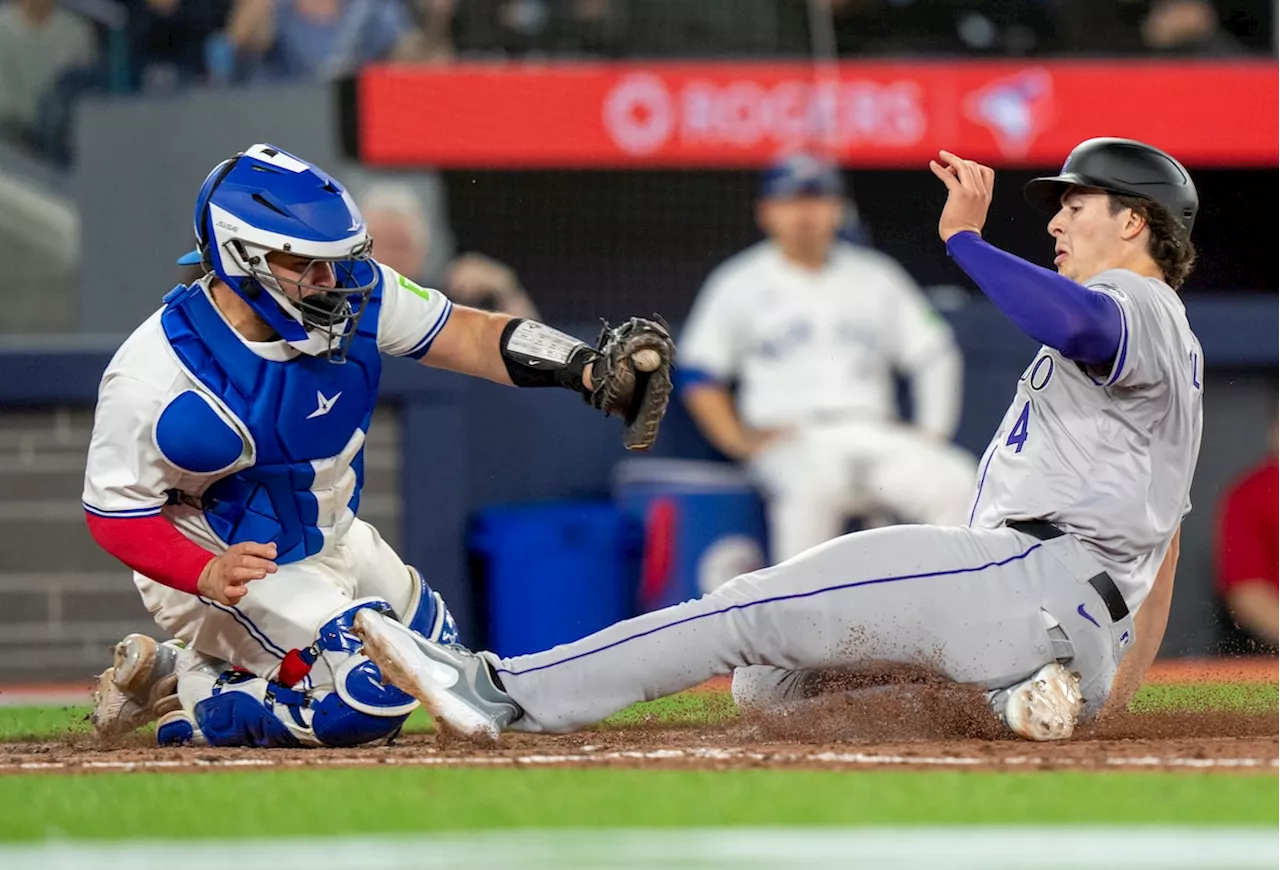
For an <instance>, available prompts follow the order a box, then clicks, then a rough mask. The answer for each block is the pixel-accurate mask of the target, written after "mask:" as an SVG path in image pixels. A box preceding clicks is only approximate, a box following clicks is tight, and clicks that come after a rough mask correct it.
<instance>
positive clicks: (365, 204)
mask: <svg viewBox="0 0 1280 870" xmlns="http://www.w3.org/2000/svg"><path fill="white" fill-rule="evenodd" d="M360 211H361V213H362V214H363V215H364V219H365V223H366V224H367V225H368V227H369V235H370V237H371V238H372V239H373V240H374V246H375V249H376V250H377V252H378V260H379V262H382V263H386V264H387V265H388V266H390V267H391V268H393V269H395V270H396V271H397V272H399V273H400V274H402V275H405V276H408V277H410V278H414V279H415V280H418V281H419V282H420V283H423V284H425V285H427V286H431V285H433V284H435V283H436V282H435V281H434V280H433V279H431V278H430V277H429V276H428V272H429V269H428V261H429V259H430V258H431V253H432V252H431V226H430V221H429V220H428V218H427V210H426V208H425V207H424V205H423V202H422V199H421V197H420V196H418V195H417V193H416V192H415V191H413V190H412V189H410V188H409V187H408V186H406V185H403V184H396V183H394V182H380V183H375V184H373V185H371V186H370V187H369V189H368V190H367V191H366V192H365V193H364V195H363V196H361V197H360ZM442 283H443V287H442V289H443V290H444V291H445V293H446V295H448V297H449V298H450V299H452V300H453V301H454V302H458V303H461V304H462V305H467V306H470V307H472V308H481V309H484V310H486V311H500V312H502V313H504V314H510V315H513V316H515V317H531V318H537V317H538V310H537V308H536V307H535V306H534V304H533V301H532V300H531V299H530V298H529V295H528V293H526V292H525V290H524V288H523V287H521V286H520V282H519V280H518V279H517V278H516V274H515V272H514V271H513V270H512V269H511V268H510V267H509V266H507V265H505V264H503V263H499V262H498V261H497V260H494V259H492V258H490V257H486V256H484V255H483V254H476V253H468V254H463V255H462V256H461V257H458V258H457V259H455V260H454V261H453V262H452V263H450V264H449V266H448V268H447V270H446V277H445V279H444V281H443V282H442Z"/></svg>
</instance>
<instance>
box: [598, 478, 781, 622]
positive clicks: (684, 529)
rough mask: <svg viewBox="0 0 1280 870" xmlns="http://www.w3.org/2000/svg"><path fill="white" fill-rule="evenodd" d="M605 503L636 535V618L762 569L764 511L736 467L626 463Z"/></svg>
mask: <svg viewBox="0 0 1280 870" xmlns="http://www.w3.org/2000/svg"><path fill="white" fill-rule="evenodd" d="M613 496H614V502H615V504H617V505H618V507H619V509H620V510H621V511H622V513H623V515H624V516H626V517H627V518H628V519H629V520H631V521H633V522H635V523H637V524H639V525H640V526H641V527H642V528H643V530H644V548H643V554H642V560H641V567H640V578H639V585H638V592H637V605H638V607H639V609H640V610H642V611H648V610H654V609H657V608H659V607H666V606H668V605H671V604H678V603H680V602H681V601H688V600H689V599H691V598H698V597H700V596H702V595H704V594H705V593H707V592H709V591H711V590H712V589H714V588H715V587H717V586H719V585H720V584H722V583H724V582H726V581H728V580H731V579H732V578H734V577H736V576H737V575H738V574H743V573H746V572H748V571H754V570H756V569H758V568H762V567H764V565H765V553H766V552H767V549H766V538H765V528H766V527H765V516H764V505H763V503H762V502H761V501H760V497H759V495H758V494H757V493H756V490H755V488H754V487H753V486H752V485H751V483H750V482H749V481H748V480H747V478H746V475H745V474H743V472H742V471H741V470H740V469H738V468H737V467H736V466H732V465H728V464H726V463H722V462H700V461H691V460H682V459H628V460H624V461H623V462H620V463H619V464H618V465H617V467H616V468H615V469H614V475H613Z"/></svg>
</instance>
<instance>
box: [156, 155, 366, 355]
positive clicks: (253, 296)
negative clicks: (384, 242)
mask: <svg viewBox="0 0 1280 870" xmlns="http://www.w3.org/2000/svg"><path fill="white" fill-rule="evenodd" d="M195 233H196V250H194V251H192V252H191V253H189V254H187V255H185V256H183V257H182V258H181V259H179V260H178V263H179V264H180V265H197V264H203V265H204V267H205V269H208V270H209V271H212V272H213V273H214V274H215V275H217V276H218V278H220V279H221V280H222V281H223V282H224V283H225V284H226V285H227V286H228V287H230V288H231V289H232V290H234V291H235V292H236V294H237V295H239V296H240V297H241V298H242V299H244V300H245V301H246V302H248V303H249V305H250V306H252V308H253V310H254V311H256V312H257V313H258V315H259V316H260V317H261V318H262V319H263V320H264V321H265V322H266V323H267V324H268V325H269V326H270V327H271V328H272V329H274V330H275V331H276V333H277V334H279V336H280V337H281V338H282V339H284V340H285V341H287V342H288V343H289V344H291V345H292V346H294V347H295V348H297V349H298V350H300V351H302V352H303V353H307V354H310V355H312V356H326V357H328V358H329V359H330V360H332V361H334V362H341V361H343V359H344V349H345V347H346V344H347V342H348V341H350V339H351V338H352V337H353V336H354V335H355V330H356V324H357V323H358V322H359V319H360V316H361V314H362V312H363V310H364V307H365V302H366V301H367V300H368V298H369V294H370V293H371V292H372V291H373V288H374V286H375V285H376V284H377V281H378V270H377V268H376V266H375V265H374V263H373V260H372V258H371V256H370V254H371V250H372V242H371V240H370V238H369V233H368V231H367V230H366V228H365V223H364V218H363V217H361V215H360V210H359V208H357V207H356V204H355V201H354V200H353V199H352V198H351V195H350V194H349V193H347V191H346V189H345V188H344V187H343V186H342V185H341V184H339V183H338V182H337V181H335V180H334V179H333V178H331V177H330V176H329V175H328V174H327V173H325V172H324V171H323V170H321V169H320V168H318V167H316V166H314V165H312V164H310V163H308V162H306V161H305V160H300V159H298V158H297V157H294V156H293V155H291V154H288V153H287V152H285V151H282V150H280V149H279V148H276V147H274V146H272V145H264V144H259V145H254V146H253V147H251V148H249V149H248V150H247V151H244V152H242V153H241V154H237V155H236V156H235V157H232V158H231V159H229V160H224V161H223V162H222V163H219V164H218V165H217V166H216V167H214V169H213V171H212V172H210V173H209V176H208V177H207V178H206V179H205V181H204V185H203V186H202V187H201V188H200V195H199V196H198V197H196V207H195ZM276 251H279V252H284V253H287V254H290V255H292V256H295V257H301V258H306V259H309V260H310V261H311V262H310V264H309V265H308V267H307V268H306V269H305V270H304V271H303V272H302V274H301V277H300V278H299V279H298V280H297V281H293V280H285V281H284V283H285V284H287V285H288V286H289V288H291V289H293V288H294V287H295V286H296V290H295V291H294V292H295V295H294V296H291V295H289V293H287V292H285V289H284V288H283V287H282V286H281V279H280V278H279V277H278V276H277V275H276V273H275V272H274V271H273V270H272V268H271V266H270V265H269V264H268V262H267V255H268V254H270V253H272V252H276ZM317 264H327V265H329V266H331V267H332V268H333V270H334V277H335V279H336V286H332V287H330V286H328V284H327V279H326V283H325V284H323V285H319V284H315V283H309V282H308V277H309V276H311V275H312V274H313V271H314V269H315V267H316V265H317ZM326 275H327V273H326Z"/></svg>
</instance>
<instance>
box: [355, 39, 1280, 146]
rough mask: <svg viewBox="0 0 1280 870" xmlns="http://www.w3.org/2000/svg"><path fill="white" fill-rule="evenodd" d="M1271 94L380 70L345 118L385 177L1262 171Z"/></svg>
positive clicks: (762, 68) (985, 77)
mask: <svg viewBox="0 0 1280 870" xmlns="http://www.w3.org/2000/svg"><path fill="white" fill-rule="evenodd" d="M1276 83H1277V76H1276V67H1275V63H1274V62H1271V61H1260V62H1253V61H1249V62H1222V63H1217V62H1190V61H1188V62H1181V63H1171V62H1151V61H1123V62H1122V61H1105V62H1102V61H1099V62H1095V61H1089V62H1075V61H1060V62H1052V63H1042V64H1028V63H1026V62H1015V61H997V62H969V63H955V62H948V63H943V62H937V63H919V62H904V63H893V62H875V63H844V64H840V65H839V66H837V67H833V68H832V69H831V71H830V72H829V73H826V74H819V73H817V72H815V69H814V68H813V67H812V66H810V65H808V64H790V63H788V64H775V63H769V64H764V63H761V64H742V63H733V64H723V63H681V64H665V63H664V64H563V65H561V64H556V65H550V66H530V65H504V66H489V65H479V66H477V65H460V66H452V67H405V66H384V67H374V68H371V69H369V70H368V71H366V72H365V73H364V74H363V75H362V76H361V81H360V83H359V90H358V94H359V96H358V104H359V109H358V112H359V115H358V117H359V134H360V152H361V156H362V157H363V159H364V160H365V161H366V162H368V163H370V164H374V165H384V166H393V165H399V166H436V167H441V168H447V167H490V168H499V167H505V168H537V167H565V168H575V167H580V168H587V167H599V168H603V167H667V168H681V167H725V168H730V167H753V166H759V165H761V164H763V163H766V162H768V161H769V160H772V159H773V158H774V157H776V156H777V155H778V154H779V153H781V152H784V151H788V150H793V149H795V148H799V147H813V146H814V144H815V143H821V144H823V145H825V146H826V147H827V148H828V149H830V151H831V152H832V153H833V154H835V155H836V156H837V157H838V158H839V159H840V161H841V162H842V163H845V164H846V165H850V166H868V167H920V166H922V165H923V164H924V162H925V161H927V160H928V159H929V158H930V157H932V156H934V155H935V154H936V153H937V151H938V149H939V148H946V149H947V150H950V151H954V152H956V153H958V154H960V155H962V156H964V157H969V158H971V159H976V160H981V161H984V162H989V163H994V164H998V165H1000V166H1018V165H1035V166H1054V165H1057V164H1059V163H1060V162H1061V161H1062V159H1063V157H1065V156H1066V154H1067V152H1068V151H1069V150H1070V149H1071V147H1072V146H1074V145H1075V144H1076V143H1078V142H1080V141H1081V140H1083V139H1087V138H1090V137H1092V136H1123V137H1128V138H1133V139H1142V140H1144V141H1146V142H1150V143H1151V144H1153V145H1157V146H1159V147H1161V148H1164V149H1166V150H1168V151H1170V152H1172V153H1173V154H1174V155H1175V156H1177V157H1179V158H1180V159H1181V160H1182V161H1183V162H1185V163H1188V164H1191V165H1200V166H1204V165H1214V166H1274V165H1276V162H1277V160H1276V155H1277V135H1278V129H1277V84H1276Z"/></svg>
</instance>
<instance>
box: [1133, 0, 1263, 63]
mask: <svg viewBox="0 0 1280 870" xmlns="http://www.w3.org/2000/svg"><path fill="white" fill-rule="evenodd" d="M1142 41H1143V44H1145V45H1146V47H1147V48H1148V49H1149V50H1151V51H1153V52H1158V53H1161V54H1178V55H1197V56H1201V57H1212V56H1224V57H1231V56H1234V55H1238V54H1243V53H1244V52H1245V48H1244V46H1243V45H1241V44H1240V42H1239V40H1237V39H1236V38H1235V37H1234V36H1232V35H1231V34H1230V33H1228V32H1227V31H1226V30H1224V29H1223V28H1222V27H1221V21H1220V19H1219V17H1218V10H1217V9H1216V8H1214V5H1213V4H1212V3H1210V2H1208V0H1157V2H1155V3H1152V4H1151V10H1150V11H1149V12H1148V13H1147V17H1146V19H1145V20H1144V21H1143V22H1142Z"/></svg>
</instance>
